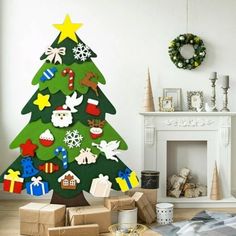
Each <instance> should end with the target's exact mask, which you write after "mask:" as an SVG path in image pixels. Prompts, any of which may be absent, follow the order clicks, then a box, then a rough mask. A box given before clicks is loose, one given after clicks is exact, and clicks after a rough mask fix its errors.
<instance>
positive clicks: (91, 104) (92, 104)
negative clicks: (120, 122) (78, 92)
mask: <svg viewBox="0 0 236 236" xmlns="http://www.w3.org/2000/svg"><path fill="white" fill-rule="evenodd" d="M98 103H99V102H98V100H95V99H92V98H89V99H88V101H87V106H86V112H87V113H88V114H90V115H93V116H99V115H100V113H101V110H100V108H99V107H97V105H98Z"/></svg>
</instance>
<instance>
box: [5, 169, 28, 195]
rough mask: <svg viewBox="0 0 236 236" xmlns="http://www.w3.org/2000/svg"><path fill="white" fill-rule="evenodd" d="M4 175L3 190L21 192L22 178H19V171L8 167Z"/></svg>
mask: <svg viewBox="0 0 236 236" xmlns="http://www.w3.org/2000/svg"><path fill="white" fill-rule="evenodd" d="M7 172H8V174H5V175H4V180H3V191H6V192H10V193H21V190H22V187H23V182H24V179H23V178H20V171H18V170H17V171H14V170H12V169H9V170H8V171H7Z"/></svg>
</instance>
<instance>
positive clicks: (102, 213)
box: [67, 206, 111, 233]
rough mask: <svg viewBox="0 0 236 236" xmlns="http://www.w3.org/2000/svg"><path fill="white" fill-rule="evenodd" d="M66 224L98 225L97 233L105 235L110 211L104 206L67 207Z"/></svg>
mask: <svg viewBox="0 0 236 236" xmlns="http://www.w3.org/2000/svg"><path fill="white" fill-rule="evenodd" d="M67 224H68V225H71V226H75V225H85V224H98V225H99V233H106V232H108V227H109V226H110V225H111V211H110V210H108V209H107V208H106V207H104V206H84V207H69V208H67Z"/></svg>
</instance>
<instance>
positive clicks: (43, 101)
mask: <svg viewBox="0 0 236 236" xmlns="http://www.w3.org/2000/svg"><path fill="white" fill-rule="evenodd" d="M49 98H50V95H48V94H46V95H42V94H41V93H38V96H37V99H36V100H34V105H37V106H38V107H39V110H40V111H42V110H43V109H44V108H45V107H50V106H51V103H50V102H49Z"/></svg>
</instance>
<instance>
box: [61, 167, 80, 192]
mask: <svg viewBox="0 0 236 236" xmlns="http://www.w3.org/2000/svg"><path fill="white" fill-rule="evenodd" d="M58 182H59V183H61V188H62V189H72V190H73V189H76V186H77V184H79V183H80V179H79V178H78V177H77V176H76V175H75V174H74V173H73V172H72V171H70V170H69V171H67V172H66V173H65V174H64V175H62V176H61V177H60V178H58Z"/></svg>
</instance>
